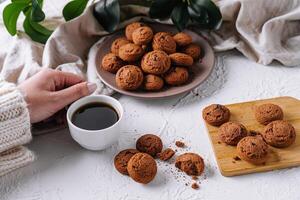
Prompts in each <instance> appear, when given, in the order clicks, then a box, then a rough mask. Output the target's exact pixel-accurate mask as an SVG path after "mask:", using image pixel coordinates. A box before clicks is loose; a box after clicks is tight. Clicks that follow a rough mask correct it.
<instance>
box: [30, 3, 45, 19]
mask: <svg viewBox="0 0 300 200" xmlns="http://www.w3.org/2000/svg"><path fill="white" fill-rule="evenodd" d="M41 5H42V1H38V0H32V10H31V14H30V18H31V19H32V21H35V22H41V21H43V20H44V19H45V13H44V12H43V10H42V8H41Z"/></svg>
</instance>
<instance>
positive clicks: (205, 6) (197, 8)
mask: <svg viewBox="0 0 300 200" xmlns="http://www.w3.org/2000/svg"><path fill="white" fill-rule="evenodd" d="M189 14H190V16H191V18H192V20H194V21H196V22H197V23H199V25H200V26H201V27H203V28H208V29H216V28H218V27H219V25H220V24H221V22H222V14H221V12H220V10H219V8H218V7H217V6H216V5H215V4H214V3H213V2H212V1H211V0H190V5H189Z"/></svg>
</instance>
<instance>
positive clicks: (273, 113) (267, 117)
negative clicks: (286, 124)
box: [255, 103, 283, 125]
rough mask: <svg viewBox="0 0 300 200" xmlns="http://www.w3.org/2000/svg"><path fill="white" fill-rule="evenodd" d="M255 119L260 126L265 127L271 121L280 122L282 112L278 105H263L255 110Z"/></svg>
mask: <svg viewBox="0 0 300 200" xmlns="http://www.w3.org/2000/svg"><path fill="white" fill-rule="evenodd" d="M255 118H256V120H257V121H258V122H259V123H260V124H263V125H267V124H269V123H270V122H272V121H275V120H282V119H283V111H282V109H281V108H280V107H279V106H278V105H275V104H271V103H268V104H263V105H260V106H258V107H257V108H256V109H255Z"/></svg>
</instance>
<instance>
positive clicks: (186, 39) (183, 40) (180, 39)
mask: <svg viewBox="0 0 300 200" xmlns="http://www.w3.org/2000/svg"><path fill="white" fill-rule="evenodd" d="M173 38H174V40H175V42H176V44H177V45H178V46H186V45H189V44H191V43H192V40H193V39H192V37H191V36H190V35H189V34H186V33H183V32H180V33H177V34H176V35H174V36H173Z"/></svg>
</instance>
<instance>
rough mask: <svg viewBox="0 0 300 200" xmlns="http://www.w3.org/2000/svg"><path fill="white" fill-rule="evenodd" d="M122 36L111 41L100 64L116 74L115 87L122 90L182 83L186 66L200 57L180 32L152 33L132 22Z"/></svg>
mask: <svg viewBox="0 0 300 200" xmlns="http://www.w3.org/2000/svg"><path fill="white" fill-rule="evenodd" d="M125 36H126V37H120V38H117V39H116V40H115V41H113V43H112V44H111V52H110V53H108V54H106V55H105V56H104V57H103V59H102V62H101V67H102V69H104V70H105V71H108V72H110V73H114V74H115V73H116V78H115V79H116V84H117V86H118V87H119V88H121V89H123V90H137V89H140V88H142V89H144V90H146V91H159V90H161V89H162V88H163V87H164V85H165V83H166V84H168V85H170V86H178V85H182V84H185V83H186V82H187V81H188V79H189V76H190V73H189V67H191V66H192V65H193V63H194V62H195V61H196V60H197V59H199V57H200V54H201V48H200V46H199V45H197V44H195V43H193V41H192V37H191V36H190V35H188V34H186V33H183V32H180V33H177V34H175V35H172V34H171V33H168V32H157V33H154V32H153V30H152V29H151V28H150V27H149V26H147V25H146V24H144V23H140V22H134V23H132V24H129V25H127V26H126V29H125ZM177 51H179V52H177Z"/></svg>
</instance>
